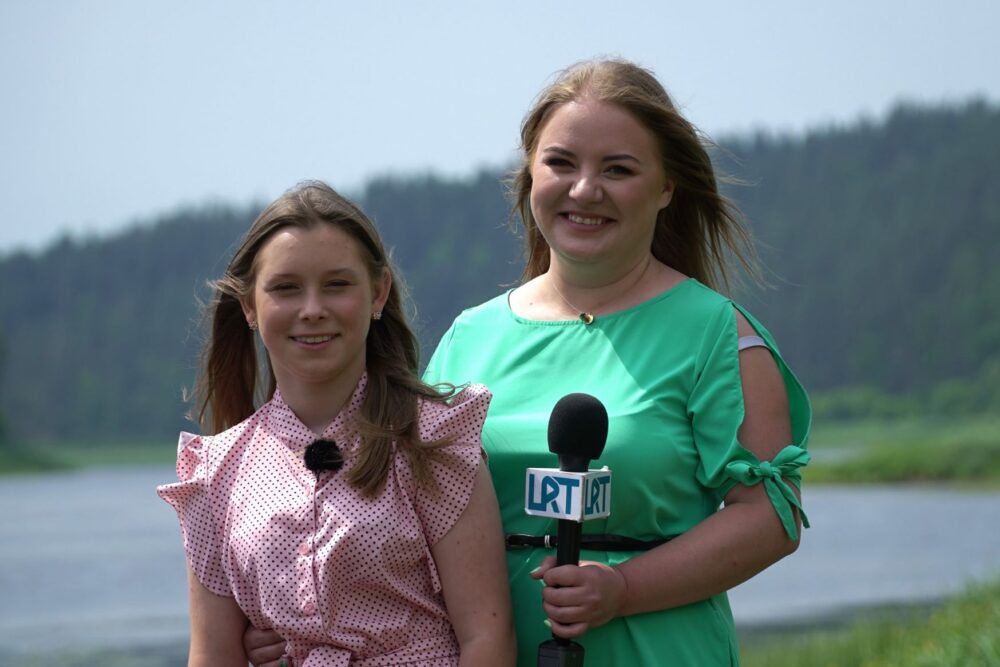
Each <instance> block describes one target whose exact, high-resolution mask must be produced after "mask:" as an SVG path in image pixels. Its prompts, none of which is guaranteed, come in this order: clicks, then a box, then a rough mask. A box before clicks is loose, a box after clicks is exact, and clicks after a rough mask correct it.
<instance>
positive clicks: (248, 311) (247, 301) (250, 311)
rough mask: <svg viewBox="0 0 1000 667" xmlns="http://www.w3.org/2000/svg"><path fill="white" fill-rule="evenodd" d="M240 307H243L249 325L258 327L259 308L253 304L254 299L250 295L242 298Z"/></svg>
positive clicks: (254, 327) (253, 327) (252, 327)
mask: <svg viewBox="0 0 1000 667" xmlns="http://www.w3.org/2000/svg"><path fill="white" fill-rule="evenodd" d="M240 308H242V309H243V317H245V318H246V321H247V326H248V327H250V328H251V329H256V328H257V309H256V308H255V307H254V305H253V299H251V298H249V297H247V298H243V299H240Z"/></svg>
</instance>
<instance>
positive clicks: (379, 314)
mask: <svg viewBox="0 0 1000 667" xmlns="http://www.w3.org/2000/svg"><path fill="white" fill-rule="evenodd" d="M372 319H373V320H380V319H382V311H381V310H376V311H375V312H374V313H372Z"/></svg>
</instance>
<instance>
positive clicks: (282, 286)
mask: <svg viewBox="0 0 1000 667" xmlns="http://www.w3.org/2000/svg"><path fill="white" fill-rule="evenodd" d="M295 287H296V286H295V284H294V283H278V284H276V285H271V286H270V287H268V288H267V291H268V292H288V291H291V290H293V289H295Z"/></svg>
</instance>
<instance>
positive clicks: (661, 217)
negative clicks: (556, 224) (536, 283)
mask: <svg viewBox="0 0 1000 667" xmlns="http://www.w3.org/2000/svg"><path fill="white" fill-rule="evenodd" d="M583 98H587V99H593V100H598V101H601V102H608V103H611V104H616V105H618V106H620V107H622V108H623V109H625V110H626V111H628V112H629V113H631V114H632V115H633V116H634V117H635V118H636V119H637V120H638V121H639V122H640V123H641V124H642V125H643V126H644V127H645V128H646V129H647V130H649V131H650V132H651V133H652V135H653V137H654V138H655V140H656V144H657V148H658V149H659V153H660V158H661V160H662V164H663V169H664V171H665V173H666V174H667V177H668V178H670V179H671V180H672V181H673V183H674V188H675V189H674V193H673V197H672V198H671V201H670V205H669V206H667V207H666V208H664V209H663V210H661V211H660V213H659V214H658V215H657V219H656V228H655V231H654V233H653V243H652V248H651V250H652V253H653V256H654V257H656V259H658V260H659V261H661V262H663V263H664V264H666V265H667V266H670V267H672V268H674V269H677V270H678V271H680V272H681V273H685V274H687V275H689V276H692V277H694V278H697V279H698V280H699V281H701V282H702V283H704V284H706V285H708V286H710V287H715V288H720V287H721V288H725V289H729V287H730V276H729V271H728V270H727V265H728V264H729V261H730V257H729V256H728V255H731V256H732V257H733V258H735V259H736V260H738V261H739V263H740V264H741V265H742V266H743V268H744V269H745V270H746V271H747V273H748V274H749V275H750V276H752V277H754V278H757V276H758V272H757V269H756V254H755V252H754V250H753V245H752V243H751V241H750V236H749V233H748V232H747V229H746V226H745V223H744V220H743V215H742V214H741V213H740V211H739V209H737V208H736V206H735V205H734V204H732V203H731V202H730V201H729V200H728V199H726V198H725V197H723V196H722V195H721V194H720V193H719V188H718V183H717V179H716V175H715V171H714V169H713V166H712V161H711V158H710V157H709V155H708V151H707V150H706V148H705V144H706V143H709V142H708V141H707V139H704V138H703V137H702V135H701V134H700V132H699V131H698V129H697V128H695V127H694V125H692V124H691V123H690V122H688V121H687V119H685V118H684V117H683V116H682V115H681V114H680V113H679V112H678V111H677V108H676V107H675V106H674V103H673V102H672V101H671V99H670V96H669V95H668V94H667V91H666V90H665V89H664V88H663V86H662V85H660V82H659V81H657V79H656V77H655V76H654V75H653V74H652V72H650V71H649V70H646V69H644V68H642V67H640V66H638V65H636V64H634V63H631V62H628V61H625V60H596V61H588V62H582V63H578V64H576V65H573V66H571V67H570V68H568V69H566V70H564V71H563V72H562V73H561V74H560V75H559V76H558V78H557V79H556V81H555V83H553V84H552V85H550V86H548V87H547V88H545V89H544V90H543V91H542V92H541V94H540V95H539V96H538V98H537V99H536V100H535V104H534V106H533V107H532V108H531V110H530V111H529V112H528V114H527V115H526V116H525V118H524V121H523V122H522V123H521V158H522V161H521V164H520V165H519V166H518V167H517V168H516V169H515V171H514V172H513V173H512V175H511V178H510V188H511V195H512V197H513V199H514V210H515V211H516V212H517V213H518V214H519V215H520V218H521V222H522V224H523V225H524V242H525V255H526V259H527V261H526V264H525V268H524V273H523V274H522V276H521V277H522V280H524V281H525V282H526V281H528V280H531V279H532V278H535V277H537V276H539V275H541V274H543V273H545V272H546V271H547V270H548V268H549V261H550V256H549V245H548V243H547V242H546V241H545V238H544V237H543V236H542V234H541V232H540V231H539V229H538V224H537V223H536V221H535V218H534V216H533V215H532V213H531V162H532V160H533V158H534V155H535V150H536V149H537V148H538V138H539V136H540V135H541V132H542V129H543V127H544V126H545V123H546V122H547V121H548V119H549V118H550V116H551V115H552V113H553V111H555V109H557V108H558V107H560V106H561V105H563V104H566V103H568V102H572V101H575V100H579V99H583Z"/></svg>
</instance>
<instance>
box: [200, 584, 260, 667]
mask: <svg viewBox="0 0 1000 667" xmlns="http://www.w3.org/2000/svg"><path fill="white" fill-rule="evenodd" d="M188 604H189V607H190V613H191V648H190V652H189V654H188V667H246V665H247V656H246V653H245V652H244V650H243V641H242V639H243V631H244V629H245V628H246V626H247V617H246V616H245V615H244V614H243V610H241V609H240V608H239V605H237V604H236V600H235V599H233V598H231V597H223V596H221V595H216V594H215V593H213V592H211V591H210V590H208V589H207V588H205V587H204V586H203V585H202V583H201V582H200V581H198V577H196V576H195V575H194V573H193V572H191V568H190V567H188Z"/></svg>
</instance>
